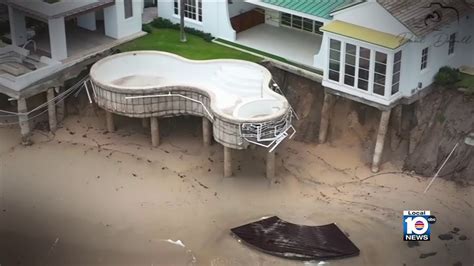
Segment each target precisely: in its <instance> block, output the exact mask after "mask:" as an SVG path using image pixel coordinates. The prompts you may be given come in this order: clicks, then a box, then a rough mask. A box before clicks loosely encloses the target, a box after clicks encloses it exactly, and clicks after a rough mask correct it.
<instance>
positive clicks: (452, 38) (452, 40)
mask: <svg viewBox="0 0 474 266" xmlns="http://www.w3.org/2000/svg"><path fill="white" fill-rule="evenodd" d="M455 44H456V33H453V34H451V35H449V48H448V54H453V53H454V45H455Z"/></svg>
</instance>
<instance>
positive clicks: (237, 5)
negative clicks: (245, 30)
mask: <svg viewBox="0 0 474 266" xmlns="http://www.w3.org/2000/svg"><path fill="white" fill-rule="evenodd" d="M254 8H255V6H254V5H252V4H249V3H247V2H244V1H243V0H233V1H232V4H229V17H231V18H232V17H235V16H237V15H240V14H242V13H245V12H247V11H250V10H252V9H254Z"/></svg>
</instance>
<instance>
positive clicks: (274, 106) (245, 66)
mask: <svg viewBox="0 0 474 266" xmlns="http://www.w3.org/2000/svg"><path fill="white" fill-rule="evenodd" d="M91 78H92V79H93V80H94V81H95V82H98V83H99V84H101V85H103V86H106V87H109V88H113V89H114V90H115V91H117V90H127V91H129V92H130V91H132V92H133V90H141V91H142V92H143V90H145V91H146V90H150V91H152V90H155V89H159V88H166V87H175V88H176V87H192V88H197V89H199V90H203V91H205V92H207V93H208V94H209V95H210V96H211V109H213V111H215V112H218V113H221V114H225V115H226V116H230V117H234V118H237V119H250V120H252V119H258V120H260V119H263V118H265V117H268V118H270V117H272V116H279V115H281V114H283V113H285V112H286V111H287V110H288V102H287V100H286V99H285V98H284V97H283V96H281V95H280V94H277V93H275V92H274V91H272V90H271V88H269V86H271V85H270V84H271V83H273V82H271V80H272V78H271V74H270V72H269V71H268V70H267V69H266V68H264V67H263V66H260V65H258V64H255V63H251V62H246V61H241V60H231V59H219V60H206V61H194V60H188V59H184V58H182V57H180V56H177V55H174V54H169V53H164V52H156V51H140V52H128V53H122V54H117V55H114V56H110V57H107V58H105V59H103V60H101V61H99V62H98V63H96V64H95V65H94V66H93V67H92V69H91Z"/></svg>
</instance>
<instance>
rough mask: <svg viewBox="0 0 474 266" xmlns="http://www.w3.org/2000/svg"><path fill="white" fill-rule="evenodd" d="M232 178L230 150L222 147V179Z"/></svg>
mask: <svg viewBox="0 0 474 266" xmlns="http://www.w3.org/2000/svg"><path fill="white" fill-rule="evenodd" d="M230 176H232V149H231V148H228V147H226V146H224V177H230Z"/></svg>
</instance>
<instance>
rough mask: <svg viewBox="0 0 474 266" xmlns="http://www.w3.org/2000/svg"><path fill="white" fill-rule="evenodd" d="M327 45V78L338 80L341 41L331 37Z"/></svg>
mask: <svg viewBox="0 0 474 266" xmlns="http://www.w3.org/2000/svg"><path fill="white" fill-rule="evenodd" d="M329 46H330V47H329V79H330V80H333V81H339V73H340V62H341V42H340V41H336V40H333V39H331V40H330V45H329Z"/></svg>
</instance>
